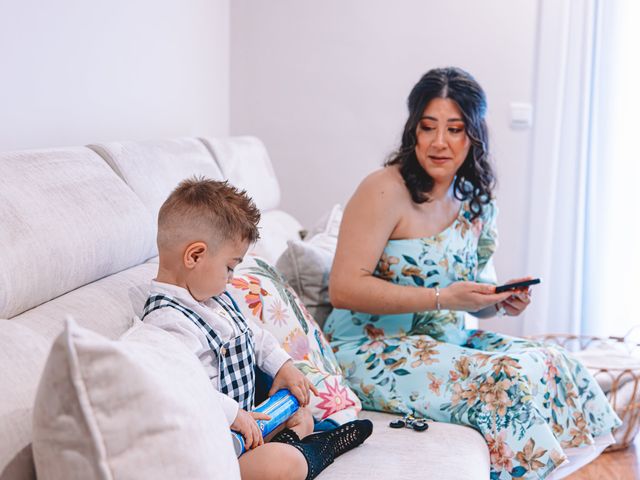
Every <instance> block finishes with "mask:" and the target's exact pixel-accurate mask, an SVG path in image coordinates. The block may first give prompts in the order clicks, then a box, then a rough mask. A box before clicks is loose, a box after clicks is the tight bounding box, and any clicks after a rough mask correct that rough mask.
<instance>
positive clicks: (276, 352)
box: [144, 280, 291, 425]
mask: <svg viewBox="0 0 640 480" xmlns="http://www.w3.org/2000/svg"><path fill="white" fill-rule="evenodd" d="M156 294H161V295H167V296H169V297H173V298H174V299H176V300H177V301H178V302H179V303H180V304H182V305H183V306H184V307H186V308H188V309H189V310H193V311H194V312H195V313H197V314H198V315H199V316H200V317H201V318H202V319H203V320H204V321H205V322H207V323H208V324H209V326H210V327H211V328H213V330H214V331H215V332H216V333H217V334H218V336H219V337H220V340H222V341H223V342H227V341H229V340H232V339H233V338H235V337H237V336H238V335H239V334H240V330H239V328H238V326H237V325H236V323H235V322H234V321H233V320H232V319H231V317H230V315H229V314H228V313H227V312H226V311H225V310H224V308H222V307H221V306H220V305H218V304H217V303H216V302H214V301H213V300H211V299H208V300H205V301H204V302H199V301H197V300H196V299H195V298H193V297H192V296H191V294H190V293H189V291H188V290H187V289H185V288H182V287H178V286H177V285H171V284H169V283H162V282H157V281H155V280H152V281H151V290H150V292H149V295H156ZM245 320H246V321H247V325H248V326H249V328H251V331H252V332H253V340H254V342H255V353H256V365H257V366H258V368H260V370H262V371H263V372H265V373H267V374H268V375H270V376H271V377H275V375H276V373H278V370H280V367H282V365H283V364H284V363H285V362H286V361H287V360H290V359H291V357H290V356H289V354H288V353H287V352H286V351H285V350H284V349H283V348H282V347H281V346H280V343H278V340H276V338H275V337H274V336H273V335H272V334H271V333H270V332H268V331H266V330H264V329H263V328H262V327H261V326H260V325H259V324H257V323H256V322H254V321H252V320H251V319H245ZM144 321H145V322H146V323H149V324H152V325H155V326H156V327H159V328H162V329H163V330H166V331H167V332H169V333H171V334H172V335H174V336H175V337H176V338H178V339H179V340H180V341H181V342H182V343H184V344H185V345H186V346H187V348H188V349H189V350H191V351H192V352H193V353H194V354H196V355H197V356H198V358H199V359H200V363H202V366H203V367H204V369H205V371H206V372H207V375H209V379H210V380H211V384H212V385H213V387H214V388H215V389H216V391H218V390H219V378H218V377H219V375H220V372H219V371H218V357H217V355H216V354H215V353H214V352H213V351H212V350H211V348H210V347H209V343H208V342H207V337H206V336H205V334H204V333H203V332H202V330H200V328H199V327H198V326H197V325H196V324H194V323H193V322H192V321H191V320H189V319H188V318H187V317H186V316H185V315H184V314H183V313H181V312H179V311H178V310H176V309H175V308H159V309H157V310H154V311H152V312H151V313H149V314H148V315H147V316H146V317H144ZM219 395H220V403H221V405H222V409H223V410H224V413H225V416H226V417H227V421H228V422H229V425H231V424H232V423H233V421H234V420H235V418H236V415H237V414H238V409H239V408H240V406H239V405H238V402H236V401H235V400H234V399H233V398H231V397H229V396H227V395H224V394H222V393H220V394H219Z"/></svg>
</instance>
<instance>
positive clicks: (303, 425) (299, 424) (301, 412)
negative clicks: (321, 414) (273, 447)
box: [264, 407, 313, 442]
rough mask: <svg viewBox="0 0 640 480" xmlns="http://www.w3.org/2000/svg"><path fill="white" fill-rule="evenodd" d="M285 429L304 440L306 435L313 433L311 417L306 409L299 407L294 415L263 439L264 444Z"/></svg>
mask: <svg viewBox="0 0 640 480" xmlns="http://www.w3.org/2000/svg"><path fill="white" fill-rule="evenodd" d="M285 428H289V429H291V430H293V431H294V432H296V434H297V435H298V438H304V437H306V436H307V435H311V433H313V416H312V415H311V412H310V411H309V409H308V408H305V407H300V408H299V409H298V411H297V412H296V413H294V414H293V415H292V416H291V417H289V419H288V420H287V421H286V422H284V423H283V424H282V425H279V426H278V427H277V428H276V429H275V430H274V431H273V432H271V433H270V434H269V435H267V437H266V438H265V439H264V441H265V442H268V441H269V440H271V439H272V438H273V437H274V436H275V435H276V434H277V433H279V432H281V431H282V430H284V429H285Z"/></svg>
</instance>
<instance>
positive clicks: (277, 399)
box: [231, 389, 300, 457]
mask: <svg viewBox="0 0 640 480" xmlns="http://www.w3.org/2000/svg"><path fill="white" fill-rule="evenodd" d="M298 408H300V404H299V403H298V400H297V399H296V397H294V396H293V395H291V392H289V390H286V389H283V390H278V391H277V392H276V393H274V394H273V395H272V396H271V397H269V398H267V399H266V400H265V401H264V402H262V403H261V404H260V405H258V406H257V407H256V408H254V409H253V411H254V412H260V413H264V414H266V415H269V416H270V417H271V419H270V420H256V423H257V424H258V428H259V429H260V432H262V436H263V437H266V436H267V435H269V434H270V433H271V432H273V431H274V430H275V429H276V428H277V427H278V426H279V425H281V424H283V423H284V422H286V421H287V420H288V419H289V417H291V415H293V414H294V413H296V412H297V411H298ZM231 438H232V440H233V448H234V449H235V451H236V455H237V456H238V457H239V456H240V455H242V454H243V453H244V452H245V448H244V437H243V436H242V434H240V433H238V432H234V431H233V430H232V431H231Z"/></svg>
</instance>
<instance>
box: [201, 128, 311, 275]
mask: <svg viewBox="0 0 640 480" xmlns="http://www.w3.org/2000/svg"><path fill="white" fill-rule="evenodd" d="M202 141H203V142H204V144H205V145H206V146H207V148H208V149H209V151H210V152H211V154H212V155H213V157H214V158H215V159H216V162H217V163H218V165H220V168H221V169H222V173H223V175H224V178H226V179H227V180H229V182H230V183H232V184H233V185H235V186H236V187H238V188H241V189H243V190H246V191H247V192H248V193H249V195H251V197H252V198H253V200H254V201H255V202H256V205H257V206H258V208H260V211H261V213H262V219H261V221H260V237H261V238H260V240H258V242H257V243H256V245H254V246H253V248H252V252H253V253H255V254H256V255H259V256H261V257H263V258H265V259H267V260H269V261H270V262H272V263H275V262H276V260H277V259H278V257H279V256H280V255H281V254H282V252H284V251H285V249H286V248H287V242H288V241H289V240H299V239H300V235H299V233H300V230H301V229H302V226H301V225H300V223H299V222H298V220H296V219H295V218H294V217H292V216H291V215H290V214H288V213H287V212H284V211H282V210H279V209H278V207H279V205H280V185H279V183H278V178H277V176H276V174H275V171H274V169H273V165H272V163H271V158H269V153H268V152H267V149H266V148H265V146H264V144H263V143H262V142H261V141H260V139H258V138H256V137H249V136H244V137H231V138H203V139H202Z"/></svg>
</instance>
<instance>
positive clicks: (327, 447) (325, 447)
mask: <svg viewBox="0 0 640 480" xmlns="http://www.w3.org/2000/svg"><path fill="white" fill-rule="evenodd" d="M271 441H272V442H280V443H286V444H288V445H291V446H293V447H295V448H296V449H298V451H299V452H300V453H302V456H303V457H304V459H305V460H306V461H307V476H306V478H305V480H311V479H312V478H316V477H317V476H318V475H320V472H322V470H324V469H325V468H327V467H328V466H329V465H331V464H332V463H333V459H334V458H335V456H334V453H333V448H332V447H331V444H330V443H329V442H327V441H324V442H316V443H310V444H307V443H303V442H302V441H301V440H300V437H298V434H297V433H296V432H294V431H293V430H291V429H289V428H285V429H284V430H282V431H281V432H279V433H278V434H277V435H275V436H274V437H273V438H272V439H271Z"/></svg>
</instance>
